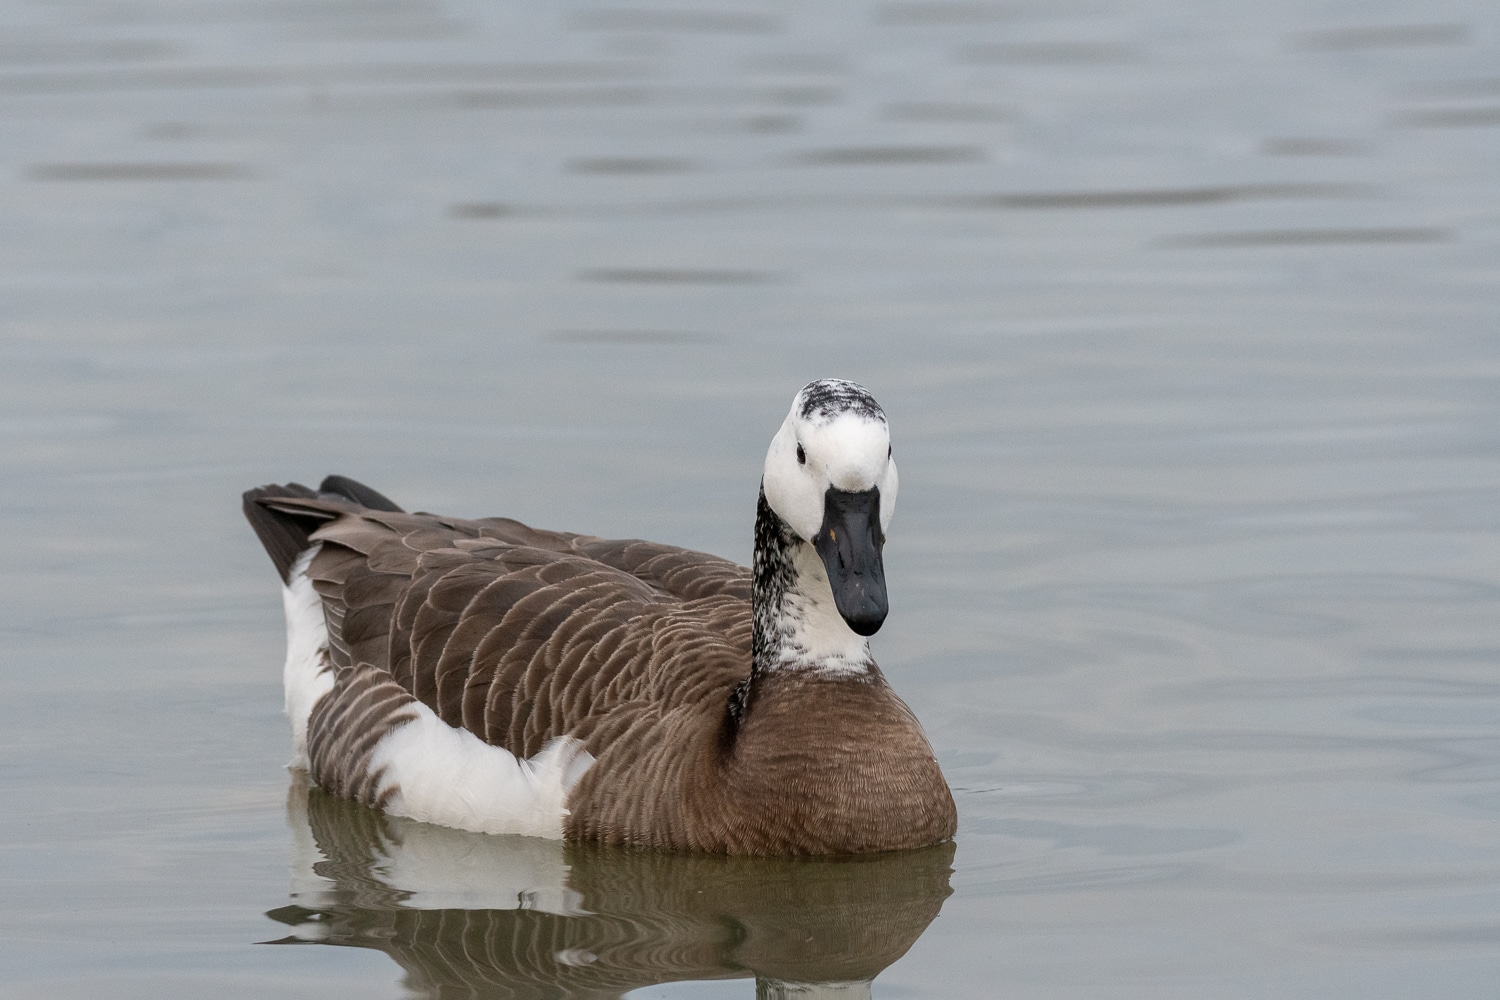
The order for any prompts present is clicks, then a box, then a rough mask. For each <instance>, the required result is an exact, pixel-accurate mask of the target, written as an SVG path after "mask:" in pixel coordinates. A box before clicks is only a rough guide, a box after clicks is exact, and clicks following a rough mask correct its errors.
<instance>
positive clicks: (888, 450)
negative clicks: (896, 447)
mask: <svg viewBox="0 0 1500 1000" xmlns="http://www.w3.org/2000/svg"><path fill="white" fill-rule="evenodd" d="M894 454H895V452H893V451H892V450H891V446H890V445H886V446H885V457H886V461H890V458H891V456H892V455H894Z"/></svg>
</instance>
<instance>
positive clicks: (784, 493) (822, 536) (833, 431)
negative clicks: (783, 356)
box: [762, 378, 897, 636]
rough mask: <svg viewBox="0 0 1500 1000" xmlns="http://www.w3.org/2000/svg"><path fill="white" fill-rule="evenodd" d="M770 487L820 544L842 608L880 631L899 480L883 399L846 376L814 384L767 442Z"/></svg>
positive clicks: (807, 538)
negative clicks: (884, 551) (887, 552)
mask: <svg viewBox="0 0 1500 1000" xmlns="http://www.w3.org/2000/svg"><path fill="white" fill-rule="evenodd" d="M762 488H763V489H764V491H765V495H766V502H767V503H768V504H769V505H770V507H771V509H772V510H773V511H775V512H776V514H777V515H778V516H779V517H780V518H781V519H782V521H784V522H785V523H786V525H787V526H788V527H789V528H790V529H791V530H792V532H793V533H795V534H796V535H797V537H798V538H799V539H800V540H801V542H802V543H804V546H810V547H811V548H812V550H814V551H815V552H816V555H817V559H818V561H819V562H821V564H822V568H823V570H824V571H825V572H826V574H827V580H828V587H829V589H830V590H831V591H832V597H833V603H834V606H835V607H836V608H837V610H838V614H839V617H841V618H842V619H843V621H844V623H845V624H847V625H848V627H849V628H850V629H851V630H852V631H854V632H855V633H856V634H858V635H860V636H871V635H874V634H875V632H876V631H878V630H879V628H880V625H881V623H882V622H884V621H885V616H886V612H887V610H888V604H887V601H886V590H885V567H884V564H883V562H882V558H881V550H882V548H883V546H884V545H885V532H886V528H887V527H888V526H889V525H890V522H891V513H892V512H893V511H894V510H895V507H896V489H897V477H896V463H895V460H894V459H893V458H892V453H891V435H890V428H889V427H888V426H887V424H886V419H885V412H884V411H883V410H881V408H880V404H878V403H876V402H875V398H874V397H873V396H871V395H870V393H869V392H868V391H867V390H866V389H865V388H864V387H863V386H860V385H857V384H856V383H854V382H846V381H844V380H843V379H834V378H825V379H819V380H818V381H816V382H812V383H809V384H808V385H806V386H804V387H803V389H802V391H801V392H799V393H797V395H796V398H794V399H793V400H792V408H791V412H789V413H788V414H787V417H786V420H785V421H784V422H783V423H782V425H781V429H780V430H779V431H777V432H776V436H775V437H774V438H773V439H772V440H771V447H770V449H769V450H768V451H767V452H766V465H765V472H764V477H763V479H762Z"/></svg>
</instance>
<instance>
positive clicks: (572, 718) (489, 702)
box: [245, 477, 956, 855]
mask: <svg viewBox="0 0 1500 1000" xmlns="http://www.w3.org/2000/svg"><path fill="white" fill-rule="evenodd" d="M245 510H246V514H247V516H248V517H249V519H250V521H251V524H252V525H253V526H254V527H255V529H256V531H257V534H259V535H260V537H261V539H262V542H263V543H264V544H265V547H266V549H267V551H268V552H269V553H270V554H271V556H272V558H273V561H275V562H276V564H277V567H278V569H279V570H280V571H281V573H282V576H283V579H284V580H285V579H288V574H289V572H290V571H291V570H292V568H293V563H294V562H295V561H296V559H297V558H298V557H299V555H301V554H302V553H304V552H305V551H306V550H307V549H308V548H309V547H310V546H313V545H320V547H319V548H318V549H317V551H316V553H315V555H313V557H312V559H311V562H310V564H308V566H307V568H306V575H307V577H308V579H310V580H311V582H312V585H313V587H315V589H316V592H317V594H318V595H319V596H320V597H321V601H322V608H323V612H324V616H325V618H326V621H327V626H328V637H327V639H328V645H327V661H328V662H327V665H328V668H329V669H330V670H331V671H332V675H333V683H332V688H331V690H329V691H328V692H327V693H326V694H324V695H322V696H321V697H320V698H319V699H318V701H317V702H316V704H315V705H313V707H312V709H311V713H310V716H309V718H308V724H307V761H308V767H309V771H310V773H311V775H312V777H313V779H314V780H315V781H316V782H317V783H318V784H320V785H322V786H323V787H325V788H327V789H329V790H330V791H333V792H334V793H335V794H338V795H342V796H346V797H350V798H353V799H356V800H358V801H361V802H364V803H366V804H368V805H372V806H376V807H384V806H386V805H387V802H388V800H390V798H391V796H392V794H394V792H395V791H396V789H394V788H392V787H390V784H389V781H388V780H387V776H386V775H385V774H384V773H383V772H382V771H381V769H380V768H379V767H378V766H377V764H376V756H375V748H376V746H377V744H379V742H380V741H381V740H382V739H383V738H384V737H386V736H387V735H388V734H390V733H391V732H393V731H394V730H395V729H396V728H397V727H399V726H401V725H402V724H403V723H406V722H409V721H411V720H412V719H414V718H415V717H416V715H417V714H418V713H419V712H420V709H419V708H418V707H417V706H418V705H419V704H420V705H425V706H426V707H427V708H429V709H431V711H432V712H433V713H435V714H436V716H437V717H438V718H439V719H441V720H442V722H444V723H446V724H447V725H448V726H451V727H454V728H455V729H462V730H467V731H468V732H469V733H472V734H474V735H475V736H477V737H478V738H479V739H480V740H483V741H484V742H485V743H487V744H489V745H491V746H495V747H501V748H504V749H505V750H507V751H509V752H510V753H512V754H515V755H517V756H518V757H521V758H532V757H535V755H537V754H538V753H540V752H541V751H542V750H543V748H544V747H546V746H547V745H548V744H549V743H550V742H551V741H553V740H556V739H558V738H560V737H571V738H573V739H575V740H578V741H581V743H582V747H583V749H585V750H587V752H588V753H589V754H590V755H592V757H593V763H592V765H591V766H590V767H589V768H588V770H587V771H586V772H584V773H583V775H582V777H581V779H579V780H578V781H577V783H576V784H575V785H573V786H572V787H571V789H570V791H569V792H568V795H567V802H566V806H567V815H566V818H565V820H564V826H563V834H564V835H565V836H566V837H568V838H569V839H577V840H591V841H599V842H603V843H608V844H629V845H638V846H649V847H658V848H669V849H691V850H703V851H718V852H728V853H734V854H762V855H769V854H781V855H810V854H849V853H865V852H872V851H884V850H892V849H898V848H911V847H920V846H925V845H928V844H934V843H938V842H940V841H943V840H946V839H947V838H949V837H951V836H952V834H953V832H954V827H955V824H956V815H955V810H954V804H953V798H952V795H951V794H950V792H949V790H948V786H947V784H946V782H945V781H944V780H943V776H942V773H941V772H940V770H939V769H938V765H937V762H936V761H935V759H934V757H933V754H932V749H931V747H930V746H929V744H928V742H927V739H926V737H925V736H924V735H923V733H922V729H921V727H920V726H919V725H918V723H917V721H916V719H915V717H914V716H913V715H912V713H911V711H910V709H908V708H907V706H906V705H905V704H904V703H903V702H902V701H901V699H900V698H898V697H897V696H896V694H895V693H894V692H893V691H892V690H891V688H890V686H889V685H888V684H887V683H886V681H885V679H884V677H883V676H882V675H881V673H880V671H879V669H878V668H877V667H875V666H874V663H873V661H872V662H870V663H869V664H868V667H867V669H863V670H861V671H859V672H857V673H851V672H848V671H845V672H836V671H835V672H827V671H818V670H793V669H776V668H775V667H776V664H775V663H774V662H772V660H771V659H769V656H770V654H769V653H768V652H765V649H769V645H768V643H769V642H770V640H769V639H767V640H764V641H762V640H759V639H757V640H755V641H754V642H752V632H753V631H754V630H755V629H757V628H769V627H770V626H763V625H753V624H752V618H753V616H752V591H753V590H755V591H757V596H756V598H755V599H756V600H757V601H761V602H762V603H764V601H766V600H772V599H773V598H774V599H776V600H779V599H780V598H779V596H778V595H780V594H781V590H778V589H776V588H778V587H781V588H783V589H784V583H785V581H784V580H782V581H780V582H778V581H777V580H775V579H772V578H773V577H777V576H778V574H779V576H780V577H785V576H786V574H787V573H788V572H790V570H788V569H787V568H786V567H787V566H790V565H791V563H790V557H787V558H786V559H785V560H784V563H785V565H784V566H783V567H782V569H780V570H778V571H777V572H776V573H772V572H770V571H769V570H767V569H766V568H764V567H763V566H762V565H761V560H762V553H761V549H764V548H767V547H768V546H769V548H770V549H772V550H774V548H775V545H777V544H781V545H785V546H795V545H797V544H801V543H800V541H799V540H798V539H797V538H796V537H795V536H794V535H792V534H791V533H790V530H789V529H788V528H787V527H786V525H785V524H783V523H781V522H780V520H779V519H778V518H777V517H776V515H775V513H774V512H772V511H771V510H770V508H769V506H768V505H767V503H766V501H765V498H764V496H763V497H762V500H761V504H760V515H759V521H758V526H757V539H758V541H757V545H758V549H757V567H758V568H757V575H756V576H754V577H753V576H752V573H751V571H750V570H747V569H745V568H743V567H740V566H737V565H735V564H733V563H731V562H729V561H727V560H724V559H721V558H718V557H716V556H711V555H706V554H704V553H700V552H692V551H689V550H686V549H680V548H676V547H673V546H669V545H660V544H655V543H651V542H642V541H610V540H605V539H600V538H594V537H591V536H587V535H574V534H566V533H561V532H552V531H540V530H537V529H533V528H529V527H527V526H526V525H523V524H521V523H519V522H517V521H513V520H509V519H505V518H486V519H481V520H463V519H458V518H450V517H439V516H437V515H433V514H423V513H415V514H408V513H404V512H402V511H400V510H399V509H397V508H396V506H395V504H392V503H390V501H388V500H385V498H384V497H381V496H380V495H379V494H378V493H375V492H374V491H373V490H369V489H368V488H367V487H362V486H359V484H355V483H352V482H351V481H349V480H342V479H338V478H336V477H331V478H330V479H329V480H327V481H325V482H324V484H323V488H322V490H320V491H318V492H315V491H313V490H310V489H307V488H306V487H301V486H298V485H296V484H293V485H291V486H287V487H276V486H270V487H263V488H261V489H257V490H251V491H249V492H248V493H246V494H245ZM767 539H770V540H771V541H770V542H767ZM777 539H779V540H780V541H777ZM773 556H774V552H772V553H771V555H768V556H767V557H766V558H767V559H770V558H772V557H773ZM768 565H769V564H768ZM773 568H774V567H773ZM765 580H771V583H769V584H765V586H766V587H770V588H771V591H774V593H773V594H772V597H769V598H763V597H762V596H760V593H759V591H760V590H762V589H764V588H763V587H762V583H763V582H764V581H765ZM825 586H826V583H825ZM882 586H883V583H882ZM762 619H763V620H766V621H771V622H772V623H773V624H774V621H775V619H774V616H772V617H767V615H766V614H761V615H760V618H759V619H757V620H762ZM752 646H756V647H758V649H757V651H756V652H755V653H752Z"/></svg>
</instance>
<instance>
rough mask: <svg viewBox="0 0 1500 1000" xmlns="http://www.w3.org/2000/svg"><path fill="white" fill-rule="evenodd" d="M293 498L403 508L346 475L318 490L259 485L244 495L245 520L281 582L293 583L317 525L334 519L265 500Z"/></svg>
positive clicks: (290, 485)
mask: <svg viewBox="0 0 1500 1000" xmlns="http://www.w3.org/2000/svg"><path fill="white" fill-rule="evenodd" d="M285 497H293V498H296V499H301V500H337V501H340V502H342V503H348V504H353V505H355V506H357V507H363V508H365V509H366V510H384V511H391V512H393V513H398V514H399V513H401V508H400V507H398V506H396V505H395V504H394V503H392V502H391V501H390V500H389V499H388V498H387V497H385V496H383V495H382V494H380V493H377V492H375V491H374V490H372V489H370V487H368V486H366V485H365V484H364V483H359V482H355V481H354V480H353V479H349V478H348V477H346V476H329V477H328V478H327V479H325V480H323V482H322V483H321V484H320V485H319V486H318V488H317V489H316V490H310V489H308V488H307V487H306V486H303V485H302V484H301V483H287V484H286V485H285V486H275V485H271V486H260V487H257V488H256V489H253V490H246V491H245V494H244V510H245V520H247V521H249V522H250V527H252V528H254V529H255V536H256V537H257V538H259V539H260V544H261V545H263V546H265V550H266V555H268V556H270V557H271V562H273V563H275V564H276V572H278V573H280V574H281V582H282V583H288V582H290V577H291V572H292V564H293V563H294V562H296V561H297V557H298V556H300V555H301V554H302V553H303V552H306V551H307V547H308V545H309V544H310V543H309V541H308V539H309V536H311V535H312V533H313V532H314V531H316V530H318V526H319V525H320V524H322V523H324V522H325V521H328V520H331V519H332V518H333V517H334V516H335V515H334V514H333V513H332V512H327V511H317V510H305V511H303V510H298V511H291V510H278V509H275V508H273V507H270V506H268V505H267V504H266V503H265V501H267V500H276V499H280V498H285Z"/></svg>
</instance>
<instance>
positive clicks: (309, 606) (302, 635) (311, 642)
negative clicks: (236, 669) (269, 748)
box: [281, 542, 333, 771]
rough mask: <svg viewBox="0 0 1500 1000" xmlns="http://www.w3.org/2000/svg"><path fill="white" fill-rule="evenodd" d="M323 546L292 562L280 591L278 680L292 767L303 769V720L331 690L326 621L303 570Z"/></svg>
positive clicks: (305, 739) (304, 737) (304, 752)
mask: <svg viewBox="0 0 1500 1000" xmlns="http://www.w3.org/2000/svg"><path fill="white" fill-rule="evenodd" d="M322 547H323V543H322V542H319V543H318V544H316V545H314V546H313V547H312V548H310V549H308V550H307V551H306V552H304V553H302V554H301V555H300V556H298V557H297V561H296V562H294V563H292V571H291V573H290V574H289V581H288V583H287V585H286V586H285V587H283V588H282V591H281V603H282V606H283V607H284V608H285V609H286V666H285V667H283V668H282V671H281V680H282V684H283V685H284V686H285V688H286V714H287V718H289V719H291V720H292V763H291V766H292V767H300V768H302V769H303V770H304V771H305V770H307V766H308V762H307V719H308V716H310V715H312V710H313V706H314V705H316V704H317V703H318V699H319V698H322V697H323V696H324V695H325V694H327V693H328V692H329V691H332V690H333V667H332V666H330V664H329V662H328V620H327V619H326V618H324V617H323V598H322V597H320V596H319V595H318V592H317V591H316V590H314V589H313V585H312V581H311V580H309V579H308V578H307V567H308V566H309V565H310V564H311V563H312V560H313V556H315V555H317V554H318V550H319V549H321V548H322Z"/></svg>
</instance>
